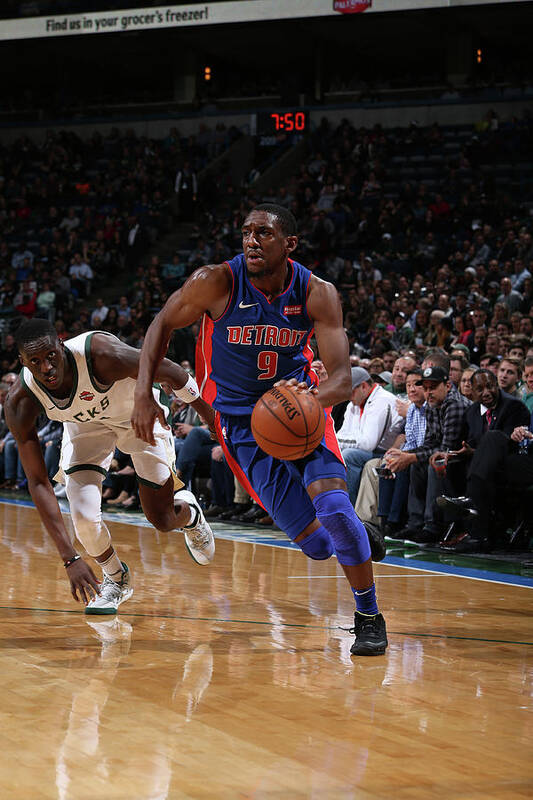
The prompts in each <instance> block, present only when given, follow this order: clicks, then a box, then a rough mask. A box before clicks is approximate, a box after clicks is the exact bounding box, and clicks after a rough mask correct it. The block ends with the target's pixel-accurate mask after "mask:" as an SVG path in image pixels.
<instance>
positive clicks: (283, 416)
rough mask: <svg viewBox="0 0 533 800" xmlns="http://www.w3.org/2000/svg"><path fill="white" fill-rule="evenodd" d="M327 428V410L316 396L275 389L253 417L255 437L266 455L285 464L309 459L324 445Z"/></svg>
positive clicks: (262, 402) (255, 409)
mask: <svg viewBox="0 0 533 800" xmlns="http://www.w3.org/2000/svg"><path fill="white" fill-rule="evenodd" d="M325 427H326V417H325V414H324V409H323V408H322V406H321V405H320V403H319V402H318V399H317V398H316V397H315V395H314V394H311V393H310V392H295V391H294V388H291V387H290V386H279V387H278V386H273V387H272V389H269V390H268V392H265V393H264V395H263V396H262V397H260V398H259V400H258V401H257V404H256V406H255V408H254V410H253V413H252V433H253V435H254V438H255V441H256V442H257V444H258V445H259V447H260V448H261V450H264V451H265V453H268V454H269V455H270V456H274V458H281V459H283V460H285V461H296V460H297V459H298V458H305V456H308V455H309V453H312V452H313V450H314V449H315V448H316V447H317V446H318V445H319V444H320V442H321V440H322V438H323V436H324V430H325Z"/></svg>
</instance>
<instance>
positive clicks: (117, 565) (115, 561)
mask: <svg viewBox="0 0 533 800" xmlns="http://www.w3.org/2000/svg"><path fill="white" fill-rule="evenodd" d="M98 563H99V564H100V566H101V567H102V569H103V571H104V573H105V575H107V577H108V578H111V580H112V581H115V582H116V583H118V582H119V581H120V578H121V577H122V573H123V572H124V570H123V568H122V562H121V560H120V558H119V557H118V556H117V554H116V553H115V551H114V550H113V552H112V553H111V555H110V556H109V558H108V559H106V561H99V562H98Z"/></svg>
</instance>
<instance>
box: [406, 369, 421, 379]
mask: <svg viewBox="0 0 533 800" xmlns="http://www.w3.org/2000/svg"><path fill="white" fill-rule="evenodd" d="M409 375H418V377H419V378H422V377H423V375H424V373H423V372H422V370H421V368H420V367H413V368H412V369H408V370H407V372H406V374H405V377H406V378H408V377H409Z"/></svg>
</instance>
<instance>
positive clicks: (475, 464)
mask: <svg viewBox="0 0 533 800" xmlns="http://www.w3.org/2000/svg"><path fill="white" fill-rule="evenodd" d="M532 431H533V414H532V415H531V418H530V422H529V425H524V426H519V427H518V428H515V430H514V431H513V432H512V433H511V436H510V437H509V436H507V435H506V434H505V433H503V431H488V432H487V433H486V434H485V436H483V438H482V439H481V441H480V443H479V446H478V447H477V448H476V450H475V452H474V454H473V456H472V462H471V464H470V469H469V471H468V480H467V486H466V497H450V496H447V495H444V496H443V497H441V498H439V505H440V506H441V507H442V508H443V509H445V510H453V511H455V512H458V513H460V514H462V515H463V516H464V529H463V530H462V531H461V532H460V533H458V534H457V535H456V536H455V537H453V539H451V540H450V541H448V542H444V543H443V544H442V545H441V547H442V548H443V549H446V550H451V551H452V552H455V553H471V552H479V551H481V552H485V551H487V550H491V549H492V548H493V547H494V546H495V544H496V541H495V538H496V537H495V526H494V524H493V516H494V513H495V510H496V507H497V505H498V504H499V503H501V502H502V500H504V499H505V495H506V494H508V493H509V491H513V490H514V491H517V492H523V491H524V490H525V489H528V488H529V487H530V486H533V446H532V444H531V443H532V441H533V432H532ZM519 444H520V445H521V447H520V449H518V445H519ZM502 478H503V481H502ZM472 512H474V513H472Z"/></svg>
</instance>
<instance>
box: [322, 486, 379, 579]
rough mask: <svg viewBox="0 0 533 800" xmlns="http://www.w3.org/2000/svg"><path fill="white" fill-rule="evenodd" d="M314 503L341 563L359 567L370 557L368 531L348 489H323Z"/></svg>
mask: <svg viewBox="0 0 533 800" xmlns="http://www.w3.org/2000/svg"><path fill="white" fill-rule="evenodd" d="M313 503H314V505H315V508H316V515H317V517H318V519H319V520H320V522H321V523H322V525H323V526H324V527H325V528H326V530H327V532H328V533H329V535H330V537H331V540H332V542H333V547H334V548H335V552H336V554H337V558H338V560H339V564H345V565H346V566H348V567H351V566H354V567H355V566H357V565H358V564H364V562H365V561H368V559H369V558H370V544H369V542H368V534H367V532H366V529H365V526H364V525H363V523H362V522H361V520H360V519H359V517H358V516H357V514H356V513H355V511H354V509H353V506H352V504H351V503H350V498H349V497H348V493H347V492H343V491H341V490H340V489H334V490H333V491H330V492H321V493H320V494H318V495H317V496H316V497H315V499H314V500H313Z"/></svg>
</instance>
